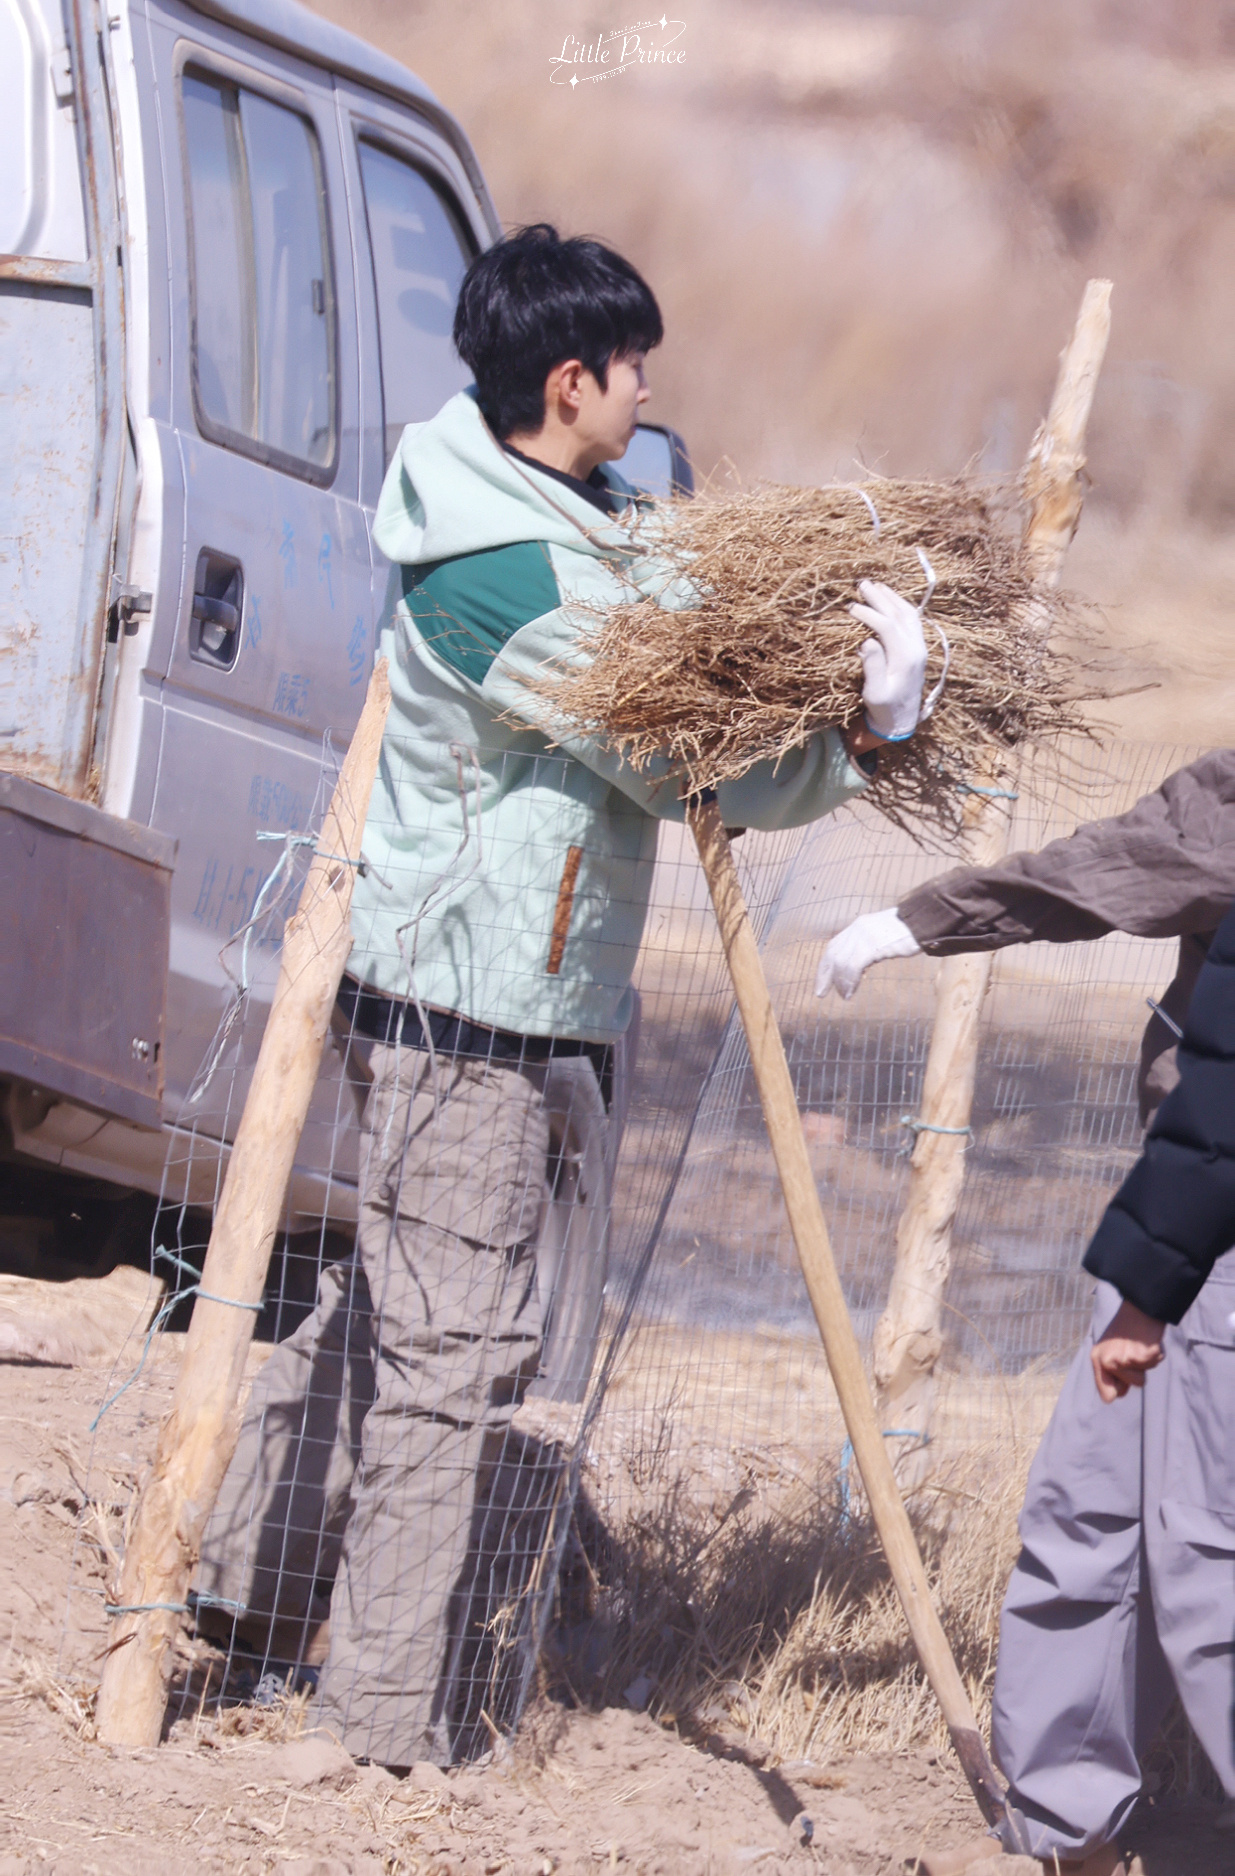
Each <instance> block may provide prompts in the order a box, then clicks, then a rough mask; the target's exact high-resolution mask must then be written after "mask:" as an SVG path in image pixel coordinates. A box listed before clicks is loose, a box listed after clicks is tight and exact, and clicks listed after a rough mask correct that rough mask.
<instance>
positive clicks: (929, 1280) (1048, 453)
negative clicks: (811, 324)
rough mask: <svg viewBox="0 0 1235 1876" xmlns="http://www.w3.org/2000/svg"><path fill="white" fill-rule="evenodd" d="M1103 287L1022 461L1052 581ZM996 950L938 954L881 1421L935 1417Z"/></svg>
mask: <svg viewBox="0 0 1235 1876" xmlns="http://www.w3.org/2000/svg"><path fill="white" fill-rule="evenodd" d="M1110 299H1111V283H1110V281H1109V280H1091V281H1090V282H1089V284H1088V285H1087V287H1086V288H1085V294H1084V298H1083V299H1082V301H1081V310H1080V314H1079V316H1078V318H1077V322H1076V327H1075V330H1074V331H1073V334H1072V337H1071V339H1070V341H1069V343H1068V345H1067V348H1066V349H1065V351H1064V352H1063V355H1062V357H1061V358H1060V362H1059V377H1058V380H1057V382H1056V385H1055V395H1054V397H1053V398H1052V400H1051V407H1050V410H1049V412H1048V414H1047V417H1046V421H1045V423H1043V424H1042V426H1041V428H1040V429H1039V431H1038V434H1037V435H1036V436H1035V438H1034V440H1033V443H1032V445H1031V446H1030V450H1029V456H1028V458H1027V460H1026V463H1025V469H1024V472H1023V477H1022V486H1023V489H1024V493H1025V497H1026V500H1027V502H1028V504H1029V514H1028V519H1027V523H1026V529H1025V545H1026V547H1027V548H1028V550H1029V552H1030V555H1031V556H1032V558H1033V561H1034V563H1035V566H1036V569H1037V575H1038V579H1039V582H1040V583H1041V585H1043V586H1044V587H1052V586H1055V585H1056V584H1057V583H1058V580H1059V575H1060V570H1061V568H1062V566H1063V558H1064V555H1065V554H1066V552H1067V550H1068V545H1069V543H1070V541H1071V539H1072V536H1073V535H1074V534H1075V533H1076V526H1077V523H1078V521H1079V520H1080V517H1081V502H1082V499H1083V493H1084V491H1083V483H1082V474H1083V471H1084V467H1085V430H1086V426H1087V424H1088V421H1089V412H1090V408H1091V406H1092V404H1093V396H1094V389H1095V387H1096V385H1097V381H1098V372H1099V369H1100V368H1101V364H1102V358H1103V354H1104V353H1105V351H1106V341H1107V335H1108V333H1109V331H1110V320H1111V315H1110ZM990 780H991V783H992V787H993V789H994V791H995V792H993V793H992V795H991V796H989V797H983V796H980V795H974V796H971V798H970V802H969V813H968V814H967V816H966V821H967V825H968V834H969V838H968V841H967V848H968V856H969V860H970V863H971V864H972V865H975V866H990V865H992V864H993V863H994V862H995V861H996V860H999V859H1001V858H1002V857H1003V855H1004V854H1005V853H1006V852H1007V847H1008V832H1009V828H1010V826H1011V802H1010V801H1009V800H1007V799H1006V798H1005V791H1008V790H1009V781H1008V778H1007V776H999V775H996V774H992V775H991V777H990ZM993 962H994V953H993V952H990V951H981V952H975V953H971V954H970V955H968V956H961V957H951V958H944V959H943V961H942V963H941V964H940V967H939V976H938V980H937V987H936V1000H935V1026H934V1031H933V1033H932V1036H931V1046H930V1050H929V1053H928V1055H927V1060H926V1071H925V1074H924V1077H923V1083H922V1101H921V1109H920V1112H919V1114H918V1117H917V1133H916V1136H915V1140H914V1147H913V1159H912V1162H911V1166H912V1170H911V1172H910V1178H909V1192H908V1196H907V1198H906V1201H905V1209H904V1211H903V1212H902V1213H901V1218H900V1223H899V1225H898V1227H897V1233H896V1263H895V1267H894V1270H893V1274H892V1282H891V1286H890V1288H889V1291H888V1301H887V1306H886V1308H885V1310H884V1312H883V1315H882V1316H881V1317H880V1319H879V1322H878V1324H877V1326H876V1329H875V1338H874V1366H875V1387H876V1397H877V1400H878V1405H879V1412H880V1417H881V1421H882V1424H883V1426H885V1427H889V1428H893V1427H894V1428H896V1429H897V1430H898V1431H900V1430H903V1431H905V1432H911V1433H919V1434H925V1433H926V1432H928V1431H929V1427H930V1417H931V1407H932V1402H933V1395H934V1384H935V1363H936V1360H937V1358H938V1355H939V1351H940V1349H941V1347H942V1345H943V1333H942V1321H943V1293H944V1288H945V1285H946V1283H947V1279H948V1272H949V1270H950V1268H951V1262H952V1226H953V1223H954V1221H955V1218H956V1212H957V1207H958V1206H959V1204H960V1198H961V1189H962V1186H963V1184H964V1178H965V1148H966V1146H967V1144H968V1139H969V1122H970V1115H971V1112H972V1108H973V1087H974V1072H975V1067H976V1063H977V1057H978V1023H979V1018H980V1016H981V1013H982V1002H983V998H984V997H985V996H986V992H987V989H988V987H989V985H990V980H991V968H992V965H993ZM923 1464H924V1448H923V1446H922V1445H921V1444H919V1445H918V1446H916V1447H915V1448H913V1449H911V1450H910V1451H909V1452H908V1453H907V1454H906V1455H905V1458H904V1460H903V1461H902V1465H901V1477H902V1479H903V1480H904V1481H905V1482H906V1483H907V1484H908V1483H911V1482H913V1480H914V1479H915V1478H916V1477H917V1476H918V1474H919V1473H920V1471H921V1468H922V1466H923Z"/></svg>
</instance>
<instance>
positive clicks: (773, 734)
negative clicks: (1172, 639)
mask: <svg viewBox="0 0 1235 1876" xmlns="http://www.w3.org/2000/svg"><path fill="white" fill-rule="evenodd" d="M1009 494H1010V491H1009V490H1008V489H1006V488H1001V487H994V486H990V485H987V486H982V485H979V484H977V483H975V482H972V481H966V480H963V479H961V480H956V481H952V482H942V483H935V482H895V481H890V480H881V481H872V482H867V483H865V484H863V485H861V487H859V486H856V485H846V484H837V485H833V486H830V487H826V488H821V489H798V488H785V487H780V486H776V485H765V486H762V487H758V488H755V489H751V490H739V491H737V492H732V493H718V492H713V493H705V494H704V495H702V496H700V497H697V498H696V499H694V500H693V501H683V502H680V503H676V504H672V505H670V506H669V507H668V508H662V509H660V510H658V511H657V513H656V515H655V516H653V517H650V518H649V519H648V520H647V521H646V522H645V523H643V524H642V525H643V527H644V529H645V530H646V538H647V544H648V546H649V547H650V548H651V549H652V551H654V552H655V553H656V554H657V556H658V557H659V558H661V559H662V560H664V561H666V562H667V563H668V565H669V567H670V569H671V570H672V573H673V576H674V589H673V590H674V592H675V593H676V592H680V590H681V585H682V584H685V583H687V582H689V586H690V590H691V594H692V595H693V596H696V597H697V601H698V603H697V604H693V605H687V606H686V607H684V608H682V609H674V608H673V606H672V605H671V604H667V605H662V604H661V603H659V601H658V599H657V598H655V597H649V596H647V595H646V594H636V593H632V597H631V600H630V602H629V603H627V604H624V605H622V606H619V607H617V608H616V609H615V610H614V611H612V612H611V613H610V614H608V615H607V616H606V617H604V618H603V619H600V620H598V621H597V623H596V625H595V627H594V629H593V630H592V632H591V635H590V649H591V651H592V654H593V657H592V661H591V662H590V663H589V664H588V665H587V666H586V668H582V669H578V668H568V669H565V670H560V669H559V670H556V671H554V672H552V673H549V674H547V675H546V676H544V677H543V678H541V679H540V680H538V685H539V687H540V688H542V689H543V691H544V692H545V694H546V695H548V696H549V697H551V699H552V702H553V706H554V708H555V710H556V711H557V712H559V713H560V714H561V715H562V716H563V717H564V718H566V719H567V720H569V721H570V722H571V723H572V724H575V725H577V726H579V727H581V728H583V729H584V730H586V731H587V732H588V733H589V734H591V735H593V736H595V737H597V738H598V739H599V740H600V741H601V742H602V743H604V744H605V745H606V746H607V747H609V748H612V749H616V750H620V751H621V752H622V753H623V754H624V756H625V757H626V758H627V759H628V760H629V761H630V762H631V763H632V764H633V765H634V766H635V767H636V768H640V769H643V770H645V771H647V770H650V769H653V768H654V767H656V766H659V765H661V764H667V766H668V770H669V773H670V775H671V776H672V777H673V778H675V779H679V780H680V781H682V782H684V783H685V784H686V785H687V786H688V787H690V788H691V789H697V788H714V787H715V786H716V785H717V784H718V783H719V782H722V781H726V780H730V779H732V778H734V777H737V776H740V775H742V774H744V773H745V772H746V771H747V770H748V769H749V768H751V767H752V766H753V765H754V764H755V763H757V762H760V761H769V760H770V761H773V762H778V761H781V760H783V758H784V757H785V756H786V755H787V754H788V752H789V751H790V750H792V749H794V748H796V747H798V746H800V745H801V743H802V742H803V741H804V740H805V739H806V738H807V737H808V736H810V735H811V734H812V733H813V732H815V731H817V730H819V729H821V728H823V727H825V726H826V725H829V724H837V723H841V724H843V723H849V722H852V721H854V720H855V719H856V718H858V717H859V716H860V711H861V689H862V682H863V676H862V665H861V662H860V660H859V658H858V655H857V653H858V647H859V645H860V644H861V643H862V641H863V640H864V639H865V638H867V637H869V635H870V634H869V630H868V628H867V627H865V626H863V625H861V624H860V623H858V622H857V621H856V620H854V619H852V618H851V617H850V615H849V607H850V605H851V604H852V603H853V601H854V600H855V598H856V597H857V591H856V589H857V585H858V582H859V581H860V580H864V579H870V580H880V581H884V582H886V583H887V584H888V585H890V586H893V587H895V588H896V589H897V590H898V591H900V592H902V593H904V594H906V595H907V596H912V597H914V598H915V599H917V598H919V597H920V596H921V595H922V594H923V593H924V591H925V589H926V576H925V572H924V569H923V565H922V561H921V558H920V551H921V553H924V554H925V555H926V556H927V558H928V562H929V565H930V567H931V569H932V571H933V574H934V576H935V579H936V581H937V585H936V588H935V591H934V593H933V595H932V597H931V599H930V604H929V608H928V610H927V614H926V629H927V639H928V643H929V642H931V641H932V640H933V653H932V658H931V667H930V671H929V674H928V680H927V681H928V685H933V684H934V682H935V681H936V679H937V678H938V677H939V676H940V675H941V674H942V671H943V647H942V643H941V641H940V636H939V634H940V632H942V633H943V634H945V635H946V638H947V641H948V643H949V644H950V646H951V664H950V669H949V672H948V677H947V682H946V684H945V686H944V689H943V694H942V697H941V699H940V701H939V705H938V708H937V709H936V710H935V712H934V714H933V715H932V716H931V717H930V718H929V720H928V721H926V722H924V723H923V724H922V725H921V726H920V727H919V730H918V732H917V734H916V735H915V736H914V737H913V739H912V740H911V741H910V742H907V743H905V744H901V745H890V746H888V747H887V748H885V749H884V750H883V751H882V752H881V756H880V765H879V774H878V776H877V777H876V780H875V782H874V784H873V786H872V788H871V790H870V795H869V799H870V800H871V801H872V803H873V804H874V805H875V806H876V807H877V808H878V809H880V810H881V811H882V812H883V813H884V814H886V815H887V816H889V818H891V819H892V820H894V821H896V822H897V823H898V824H904V825H907V824H909V823H911V822H913V821H919V822H921V821H926V822H929V823H930V824H932V825H933V826H934V827H935V828H936V829H940V830H942V831H945V832H953V831H959V826H960V817H961V811H962V809H963V806H964V802H965V798H966V797H965V788H966V785H969V784H973V783H975V782H982V781H985V782H987V783H989V781H990V780H991V778H992V776H993V775H997V774H998V772H999V770H1000V767H1001V764H1002V762H1003V760H1004V758H1005V757H1006V755H1007V753H1008V752H1010V751H1011V750H1014V749H1017V748H1020V747H1023V746H1029V745H1034V744H1038V743H1041V742H1043V741H1044V740H1054V739H1057V738H1058V737H1060V736H1062V735H1064V734H1067V733H1069V732H1071V733H1075V732H1077V731H1079V730H1080V729H1081V727H1082V723H1081V712H1080V709H1079V707H1078V699H1079V694H1080V685H1079V682H1078V676H1079V670H1078V667H1077V665H1076V664H1074V663H1073V662H1072V661H1071V660H1069V659H1067V658H1065V657H1064V656H1063V655H1062V654H1060V653H1058V652H1056V651H1053V650H1050V649H1048V639H1049V636H1050V633H1051V629H1052V627H1053V626H1055V625H1057V624H1058V623H1059V622H1060V621H1061V620H1062V619H1063V618H1064V617H1066V616H1067V614H1068V611H1069V606H1068V602H1067V600H1066V599H1065V598H1064V597H1062V596H1061V595H1058V594H1052V595H1044V594H1042V593H1041V591H1040V590H1038V589H1036V588H1035V585H1034V580H1033V573H1032V569H1031V566H1030V564H1029V561H1028V558H1027V556H1026V555H1025V553H1024V551H1023V549H1022V547H1021V545H1020V543H1019V540H1018V539H1017V537H1016V535H1015V533H1014V532H1013V530H1012V528H1011V527H1010V526H1009V525H1008V521H1009V501H1008V497H1009ZM868 502H869V503H873V505H874V508H875V510H876V511H877V514H878V518H879V525H878V526H875V525H874V522H873V519H872V514H871V510H870V508H869V507H868ZM636 538H638V528H637V529H636ZM919 550H920V551H919ZM932 627H934V628H935V630H934V631H932V629H931V628H932Z"/></svg>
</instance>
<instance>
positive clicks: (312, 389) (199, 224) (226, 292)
mask: <svg viewBox="0 0 1235 1876" xmlns="http://www.w3.org/2000/svg"><path fill="white" fill-rule="evenodd" d="M182 98H183V106H184V135H185V150H186V155H187V162H188V175H189V203H190V221H191V224H192V227H191V245H192V256H193V275H192V278H193V392H194V401H195V403H196V406H197V420H198V424H199V427H200V428H201V430H202V431H203V433H204V434H205V435H207V436H213V437H214V438H215V439H216V440H217V441H219V442H223V443H227V444H229V445H230V446H231V447H232V448H234V449H241V450H244V451H245V453H246V454H250V455H257V456H260V457H262V458H264V459H267V460H273V461H278V462H281V463H282V464H283V465H284V466H286V467H289V468H301V467H302V466H303V467H304V468H307V469H309V471H310V472H312V471H313V470H322V469H325V468H327V467H328V466H329V465H331V464H332V463H333V461H334V454H335V368H334V354H335V336H334V279H333V272H332V269H331V265H330V248H329V242H328V240H327V236H326V203H325V192H324V189H323V184H322V175H321V162H320V157H319V153H318V148H317V140H316V138H315V136H314V133H313V130H312V128H311V126H310V125H309V124H308V123H306V121H305V119H304V118H303V117H301V116H300V115H299V114H298V113H297V112H295V111H291V110H288V109H287V108H286V107H285V106H283V105H281V104H273V103H271V101H270V100H269V99H268V98H263V97H261V96H260V95H259V94H258V93H257V92H254V91H246V90H244V89H242V88H240V87H237V86H235V85H229V84H226V83H224V82H221V81H219V80H217V79H215V78H208V77H205V76H204V75H202V74H201V73H198V72H192V71H189V72H186V73H185V76H184V80H183V93H182ZM315 479H318V478H316V477H315Z"/></svg>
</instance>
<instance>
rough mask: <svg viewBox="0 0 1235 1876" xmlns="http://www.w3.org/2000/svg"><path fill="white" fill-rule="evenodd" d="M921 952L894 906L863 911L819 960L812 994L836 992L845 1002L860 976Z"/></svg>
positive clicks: (818, 995)
mask: <svg viewBox="0 0 1235 1876" xmlns="http://www.w3.org/2000/svg"><path fill="white" fill-rule="evenodd" d="M921 949H922V947H921V945H920V944H919V943H918V941H917V939H916V938H915V937H914V935H913V933H912V932H911V931H910V929H909V927H908V925H906V923H905V921H904V920H903V919H902V918H901V916H900V914H899V913H898V912H897V910H896V907H895V906H894V905H890V906H888V907H887V909H886V910H885V911H883V912H863V914H862V916H861V918H855V919H854V921H853V923H852V924H851V925H846V927H845V929H844V931H838V932H837V934H836V936H835V938H833V939H832V941H831V943H830V944H829V945H828V947H827V949H826V951H825V952H824V954H823V956H822V957H821V958H820V960H819V971H818V975H817V976H816V978H815V995H816V996H817V997H826V995H827V994H828V991H829V990H835V991H837V992H838V993H839V994H840V995H841V996H842V997H844V998H845V1000H846V1001H848V999H849V998H850V997H851V996H852V995H853V993H854V991H855V990H856V989H857V987H858V985H859V984H860V983H861V981H862V973H863V971H864V970H866V969H867V968H868V967H869V966H870V965H872V964H882V962H883V960H884V959H885V958H916V957H917V955H918V952H919V951H920V950H921Z"/></svg>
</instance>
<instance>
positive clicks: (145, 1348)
mask: <svg viewBox="0 0 1235 1876" xmlns="http://www.w3.org/2000/svg"><path fill="white" fill-rule="evenodd" d="M154 1255H155V1257H156V1259H157V1258H160V1257H161V1258H163V1259H165V1261H166V1262H167V1263H169V1264H174V1265H175V1266H176V1268H177V1270H183V1271H184V1272H185V1273H186V1274H187V1275H188V1276H190V1277H196V1278H197V1279H198V1281H197V1282H196V1283H190V1284H189V1285H188V1287H187V1288H186V1289H183V1290H177V1291H176V1292H175V1294H174V1295H172V1296H169V1297H168V1298H167V1300H166V1302H165V1303H163V1304H162V1306H161V1308H160V1309H159V1311H158V1313H157V1315H156V1316H155V1318H154V1321H153V1322H152V1323H151V1324H150V1327H149V1328H148V1329H147V1330H146V1339H145V1341H144V1342H143V1344H142V1352H141V1354H140V1355H139V1356H138V1358H137V1366H136V1368H134V1370H133V1372H132V1374H131V1375H130V1376H129V1378H128V1380H127V1381H126V1382H125V1383H124V1384H123V1386H121V1387H118V1388H117V1389H116V1391H115V1393H114V1394H109V1395H108V1397H107V1399H106V1400H105V1401H104V1402H103V1405H102V1406H101V1407H100V1408H99V1411H98V1413H97V1414H95V1416H94V1419H93V1420H92V1421H91V1422H90V1427H89V1431H90V1432H91V1433H93V1432H94V1430H95V1428H96V1427H97V1426H98V1424H99V1421H100V1420H101V1419H102V1418H103V1415H104V1414H105V1413H106V1412H107V1411H108V1409H109V1408H111V1407H114V1406H115V1404H116V1402H117V1401H118V1400H119V1399H120V1396H121V1395H122V1394H127V1393H128V1391H129V1389H130V1388H131V1387H132V1385H133V1383H134V1381H136V1380H137V1378H138V1376H139V1375H140V1374H141V1371H142V1369H143V1368H144V1367H145V1365H146V1357H147V1355H148V1354H149V1353H150V1344H151V1343H152V1342H153V1341H154V1338H155V1336H156V1335H157V1334H158V1333H159V1331H160V1329H162V1328H163V1327H164V1326H165V1324H166V1323H168V1322H169V1321H170V1320H171V1317H172V1315H173V1313H174V1312H175V1311H176V1310H177V1309H178V1308H179V1306H180V1304H181V1303H182V1302H183V1301H184V1299H185V1297H186V1296H200V1297H201V1298H202V1299H203V1300H204V1301H205V1302H207V1303H225V1304H226V1305H227V1307H228V1308H229V1309H251V1310H253V1311H254V1312H255V1314H257V1315H259V1316H260V1315H261V1313H262V1310H263V1309H264V1308H265V1300H264V1299H263V1300H262V1301H261V1302H260V1303H242V1302H241V1301H240V1299H239V1297H236V1296H213V1295H212V1294H211V1293H210V1291H209V1290H203V1289H202V1287H201V1281H200V1279H201V1274H202V1273H201V1271H200V1270H194V1268H193V1266H192V1264H186V1263H185V1261H184V1259H183V1257H178V1256H177V1255H176V1253H175V1251H168V1250H165V1249H164V1247H163V1246H162V1245H161V1244H156V1245H155V1247H154ZM151 1606H152V1607H153V1606H154V1605H153V1604H152V1605H151ZM121 1613H124V1612H123V1611H121Z"/></svg>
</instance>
